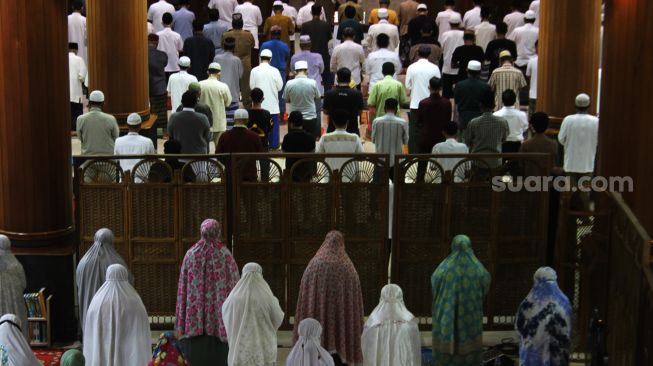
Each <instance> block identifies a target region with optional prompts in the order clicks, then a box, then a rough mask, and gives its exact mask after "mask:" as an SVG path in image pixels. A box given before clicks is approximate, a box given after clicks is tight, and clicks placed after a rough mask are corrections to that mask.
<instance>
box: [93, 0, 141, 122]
mask: <svg viewBox="0 0 653 366" xmlns="http://www.w3.org/2000/svg"><path fill="white" fill-rule="evenodd" d="M86 7H87V11H86V13H87V18H86V19H87V23H88V64H89V84H90V85H89V89H90V90H101V91H102V92H104V96H105V102H104V111H105V112H106V113H110V114H112V115H114V116H115V117H116V118H117V119H118V123H123V122H124V121H125V120H126V119H127V116H128V115H129V114H130V113H132V112H136V113H138V114H139V115H141V117H146V118H147V117H148V116H149V114H150V107H149V84H148V63H147V54H148V51H147V3H146V2H145V1H134V0H111V1H106V0H87V2H86Z"/></svg>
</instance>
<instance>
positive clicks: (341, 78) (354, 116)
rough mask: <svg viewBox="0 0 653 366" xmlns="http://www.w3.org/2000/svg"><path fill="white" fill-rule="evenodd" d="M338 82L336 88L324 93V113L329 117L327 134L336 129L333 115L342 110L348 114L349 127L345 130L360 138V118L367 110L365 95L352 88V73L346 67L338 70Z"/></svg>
mask: <svg viewBox="0 0 653 366" xmlns="http://www.w3.org/2000/svg"><path fill="white" fill-rule="evenodd" d="M337 81H338V84H337V85H336V87H335V88H333V89H331V90H327V92H326V93H324V113H325V114H326V115H327V116H328V117H329V119H328V127H327V132H333V131H335V129H336V127H335V125H334V123H333V118H332V117H331V113H333V112H334V111H335V110H338V109H342V110H343V111H344V112H346V113H347V127H346V128H345V129H346V130H347V132H349V133H353V134H354V135H356V136H360V130H359V129H358V117H359V116H360V114H361V112H363V110H364V109H365V100H364V99H363V93H361V92H360V91H359V90H356V89H354V88H352V87H351V86H350V84H351V81H352V79H351V71H349V69H347V68H346V67H342V68H339V69H338V72H337Z"/></svg>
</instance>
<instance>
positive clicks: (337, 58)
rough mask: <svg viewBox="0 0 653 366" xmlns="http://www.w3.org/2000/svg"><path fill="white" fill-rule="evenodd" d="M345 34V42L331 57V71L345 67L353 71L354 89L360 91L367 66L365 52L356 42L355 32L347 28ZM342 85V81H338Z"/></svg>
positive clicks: (335, 49) (336, 48) (338, 46)
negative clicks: (365, 66)
mask: <svg viewBox="0 0 653 366" xmlns="http://www.w3.org/2000/svg"><path fill="white" fill-rule="evenodd" d="M342 34H343V42H342V43H341V44H339V45H337V46H336V47H335V48H334V49H333V55H332V56H331V70H340V69H342V68H343V67H344V68H347V69H348V70H349V71H351V78H352V79H353V80H354V84H355V85H354V87H356V88H357V89H358V90H360V85H361V83H362V81H363V75H362V70H363V67H364V65H365V51H364V50H363V46H361V45H359V44H358V43H355V42H354V37H355V35H354V30H353V29H351V28H346V29H345V30H344V32H342ZM337 82H338V84H340V80H337Z"/></svg>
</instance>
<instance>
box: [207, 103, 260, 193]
mask: <svg viewBox="0 0 653 366" xmlns="http://www.w3.org/2000/svg"><path fill="white" fill-rule="evenodd" d="M248 121H249V114H248V113H247V111H246V110H245V109H238V110H236V112H235V113H234V128H232V129H231V130H229V131H227V132H225V133H224V134H223V135H222V137H220V143H219V144H218V148H217V150H216V152H215V153H216V154H233V153H257V152H263V145H261V139H260V138H259V135H258V134H256V133H254V132H252V131H250V130H249V129H248V128H247V123H248ZM227 164H229V162H228V161H227ZM227 166H228V165H227ZM256 175H257V174H256V162H255V161H254V160H252V161H249V162H247V163H245V164H244V165H242V172H241V176H242V178H243V180H244V181H247V182H255V181H256V178H257V177H256Z"/></svg>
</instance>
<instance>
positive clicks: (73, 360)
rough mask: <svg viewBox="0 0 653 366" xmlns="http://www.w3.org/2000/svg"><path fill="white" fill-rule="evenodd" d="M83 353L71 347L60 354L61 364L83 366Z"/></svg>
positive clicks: (62, 365) (84, 362) (64, 365)
mask: <svg viewBox="0 0 653 366" xmlns="http://www.w3.org/2000/svg"><path fill="white" fill-rule="evenodd" d="M85 364H86V360H85V359H84V354H82V352H80V351H79V350H77V349H71V350H68V351H66V353H64V354H63V356H61V366H84V365H85Z"/></svg>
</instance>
